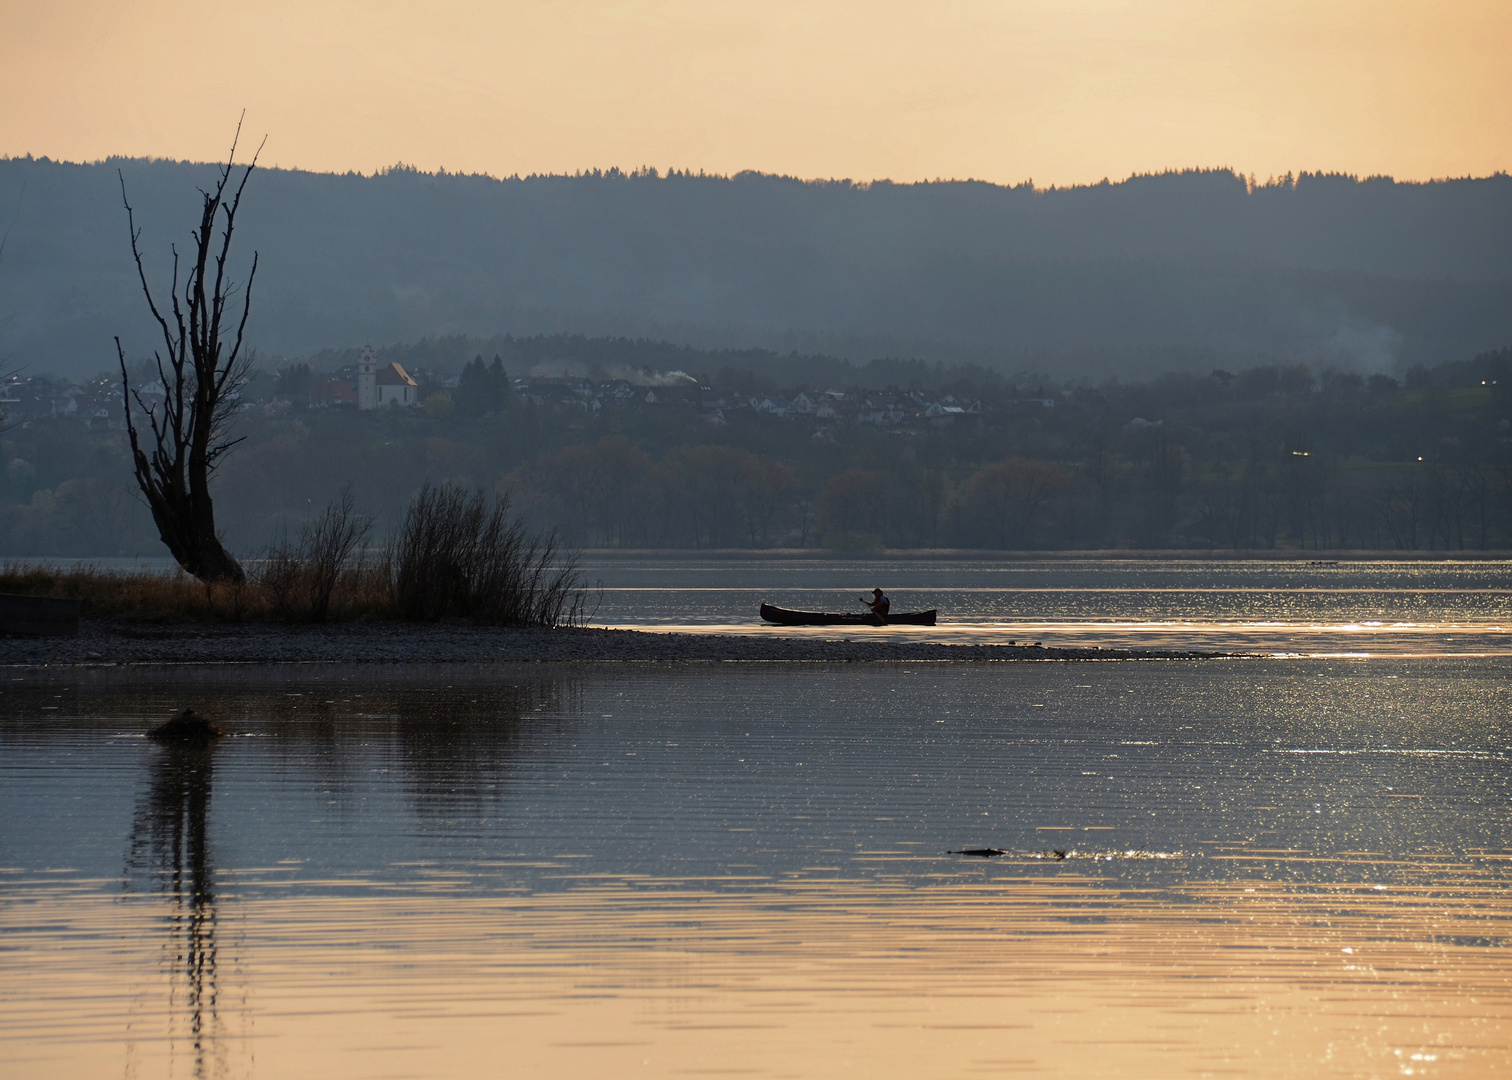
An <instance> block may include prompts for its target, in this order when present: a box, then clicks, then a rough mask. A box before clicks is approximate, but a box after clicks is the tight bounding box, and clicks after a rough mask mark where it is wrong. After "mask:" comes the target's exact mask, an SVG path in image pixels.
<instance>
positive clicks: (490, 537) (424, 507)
mask: <svg viewBox="0 0 1512 1080" xmlns="http://www.w3.org/2000/svg"><path fill="white" fill-rule="evenodd" d="M388 563H389V572H390V574H391V581H392V586H391V587H392V594H393V607H394V614H395V615H397V616H398V617H399V618H401V619H409V620H413V621H416V622H435V621H436V620H438V619H445V618H461V619H469V620H471V621H473V622H476V623H486V624H489V625H493V626H560V625H564V624H571V623H574V622H577V621H579V620H580V618H581V614H582V599H581V593H580V592H579V589H578V585H579V581H578V573H577V561H576V559H574V558H573V557H571V556H567V557H565V558H563V557H562V556H561V555H560V553H559V552H558V551H557V547H556V540H555V538H554V537H551V536H549V535H548V536H545V537H541V536H536V535H533V534H531V533H529V532H528V531H527V530H526V528H525V526H524V525H523V524H522V523H521V522H520V521H519V519H518V518H515V517H513V516H511V514H510V512H509V498H508V496H501V497H499V498H498V499H496V500H495V501H494V503H493V505H492V506H491V507H490V506H489V505H488V501H487V500H486V499H485V498H484V497H483V494H482V492H476V491H475V492H471V493H469V492H467V491H465V490H463V489H461V488H459V487H455V486H453V485H450V484H446V485H443V486H441V487H438V488H433V487H431V486H430V485H429V484H427V485H426V486H425V487H423V488H421V489H420V494H418V495H417V496H415V500H414V502H412V503H410V507H409V511H408V513H406V514H405V518H404V523H403V525H401V526H400V529H399V535H398V536H397V537H396V538H395V539H394V542H393V544H392V545H391V546H390V549H389V556H388Z"/></svg>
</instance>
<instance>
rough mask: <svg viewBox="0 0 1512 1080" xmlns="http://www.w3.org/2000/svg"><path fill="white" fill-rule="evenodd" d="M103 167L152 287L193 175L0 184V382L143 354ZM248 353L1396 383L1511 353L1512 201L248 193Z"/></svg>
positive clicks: (27, 178) (1316, 181)
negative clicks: (498, 349)
mask: <svg viewBox="0 0 1512 1080" xmlns="http://www.w3.org/2000/svg"><path fill="white" fill-rule="evenodd" d="M117 170H119V171H120V172H121V173H122V174H123V175H124V179H125V182H126V187H127V191H128V192H129V195H130V198H131V200H132V202H133V205H134V206H135V208H136V211H137V221H138V224H139V225H140V226H141V227H142V229H143V235H142V242H143V246H144V250H145V251H146V252H147V254H148V257H149V270H150V272H152V273H153V274H154V275H157V277H158V279H159V280H164V281H166V278H167V275H168V272H169V259H170V255H169V245H170V243H172V242H175V241H177V242H178V243H179V244H180V247H182V246H183V244H184V242H185V240H186V238H187V237H188V235H189V231H190V229H191V228H192V226H193V224H194V223H195V222H194V214H195V213H197V207H198V205H199V198H198V196H197V194H196V189H197V188H199V187H204V186H205V185H206V184H208V183H209V181H210V178H211V176H212V170H213V166H208V165H195V164H185V163H175V162H166V161H147V160H107V161H103V162H98V163H94V164H66V163H59V162H53V161H49V160H47V159H31V158H12V159H5V160H0V218H3V219H4V220H6V221H9V220H10V219H11V218H12V217H14V219H15V224H14V227H13V228H12V230H11V233H10V236H9V239H8V242H7V244H6V247H5V251H4V256H3V259H0V355H3V356H5V357H7V358H8V360H9V362H10V363H11V364H16V363H19V364H22V365H24V366H26V367H27V368H28V369H30V370H33V371H53V372H60V373H62V374H66V375H70V376H72V377H76V378H77V377H83V376H88V375H91V374H93V373H94V372H96V371H98V370H101V369H102V368H103V367H105V366H107V365H108V364H109V363H110V362H111V360H112V359H113V345H112V341H111V339H112V337H113V336H114V335H116V334H120V335H121V336H122V338H123V340H124V341H125V343H126V346H127V348H128V350H129V351H130V352H132V353H133V354H134V355H146V354H147V353H148V351H149V350H150V348H151V347H152V344H153V336H152V333H151V327H150V326H149V325H148V323H147V321H146V312H145V309H144V306H143V304H142V301H141V298H140V295H139V293H138V291H137V289H138V287H137V284H136V281H135V278H134V269H133V266H132V263H131V260H130V253H129V248H128V243H127V235H126V221H125V214H124V211H123V210H122V207H121V192H120V186H119V183H118V180H117ZM238 224H239V227H240V232H239V241H238V246H239V250H240V252H241V253H242V254H243V255H244V256H247V255H250V252H251V250H252V249H254V248H255V249H257V250H259V251H260V253H261V260H262V261H261V268H260V271H259V274H258V280H257V295H256V298H255V303H254V310H253V318H252V322H251V324H250V332H251V334H252V340H253V343H254V344H255V345H256V346H257V347H258V349H259V350H260V352H261V353H262V354H263V355H265V356H270V355H271V356H285V357H303V356H308V355H310V354H312V353H314V352H316V351H318V350H320V349H322V348H326V347H330V346H333V345H348V344H350V343H352V342H360V341H371V342H373V343H374V344H381V343H384V342H392V341H401V340H408V341H414V340H418V339H421V338H424V337H428V336H435V335H441V334H466V335H475V336H489V335H496V334H504V333H512V334H515V335H531V334H537V333H560V332H573V333H588V334H595V335H628V336H632V337H656V338H661V339H665V340H670V341H674V342H680V343H687V344H693V345H698V346H701V347H704V348H732V347H733V348H745V347H762V348H768V349H773V350H776V351H779V352H788V351H791V350H793V349H797V350H799V351H802V352H827V353H831V354H834V355H839V356H844V357H848V358H852V359H857V360H867V359H872V358H875V357H878V356H916V357H922V358H924V359H927V360H930V361H934V360H946V361H970V362H976V363H983V364H987V365H990V366H993V367H997V368H999V369H1002V370H1007V371H1021V370H1031V369H1033V370H1042V371H1045V372H1047V373H1049V374H1050V375H1052V376H1054V377H1059V378H1064V377H1070V376H1074V375H1077V374H1089V375H1097V376H1106V375H1110V374H1117V375H1120V376H1123V377H1142V376H1147V375H1151V374H1154V373H1157V372H1160V371H1166V370H1173V369H1187V370H1198V371H1207V370H1211V369H1212V368H1214V367H1224V368H1228V369H1231V370H1236V369H1239V368H1244V367H1248V366H1254V365H1257V364H1265V363H1283V364H1292V363H1299V362H1300V363H1307V364H1309V365H1311V366H1312V367H1314V368H1315V369H1318V370H1322V369H1324V368H1328V367H1336V368H1350V367H1352V368H1354V369H1356V370H1360V371H1363V372H1366V373H1369V372H1371V371H1395V372H1397V373H1399V374H1400V373H1401V372H1403V371H1405V370H1406V369H1407V368H1409V367H1411V366H1414V365H1432V364H1435V363H1439V362H1443V361H1447V360H1453V359H1458V358H1462V357H1465V356H1470V355H1474V354H1476V353H1478V352H1481V351H1484V350H1488V349H1493V348H1498V347H1501V346H1504V345H1506V344H1507V343H1508V342H1512V244H1508V243H1507V239H1508V237H1509V236H1512V177H1509V176H1507V175H1504V174H1498V175H1496V176H1492V177H1488V178H1484V179H1462V180H1445V181H1436V182H1432V183H1422V184H1418V183H1396V182H1394V181H1392V180H1390V179H1384V178H1371V179H1366V180H1357V179H1355V178H1353V177H1349V176H1338V175H1322V174H1304V175H1302V176H1300V177H1286V178H1282V179H1281V180H1276V181H1270V182H1261V183H1255V182H1253V181H1252V180H1249V179H1246V178H1243V177H1240V176H1238V175H1236V174H1235V173H1233V172H1230V171H1227V170H1205V171H1187V172H1179V173H1168V174H1163V175H1156V176H1138V177H1133V178H1130V179H1128V180H1125V181H1122V182H1120V183H1107V182H1104V183H1101V184H1096V185H1091V186H1084V187H1072V188H1060V189H1056V188H1051V189H1037V188H1035V187H1033V186H1032V185H1030V184H1023V185H1020V186H1016V187H1005V186H998V185H993V184H988V183H981V182H973V181H961V182H956V181H951V182H937V183H919V184H894V183H888V182H874V183H869V184H858V183H851V182H848V181H799V180H794V179H790V178H786V177H779V176H768V175H762V174H757V173H742V174H739V175H737V176H734V177H712V176H700V175H689V174H685V173H671V174H666V175H659V174H657V173H656V172H655V171H654V170H643V171H639V172H635V173H630V174H626V173H622V172H619V171H617V170H610V171H609V172H607V173H601V172H594V173H590V174H582V175H577V176H535V177H528V178H524V179H519V178H511V179H502V180H501V179H494V178H490V177H484V176H462V175H450V174H444V173H443V174H427V173H421V172H416V171H414V170H410V169H406V168H402V167H400V168H395V169H391V170H388V171H385V172H383V173H381V174H379V175H376V176H361V175H356V174H349V175H328V174H316V173H307V172H298V171H291V170H279V169H267V170H263V171H262V172H260V173H259V174H258V175H255V176H254V178H253V180H252V183H251V185H250V186H249V188H248V189H247V197H246V202H245V205H244V207H243V210H242V215H241V217H240V218H239V219H238Z"/></svg>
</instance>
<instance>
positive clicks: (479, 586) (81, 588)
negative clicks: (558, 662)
mask: <svg viewBox="0 0 1512 1080" xmlns="http://www.w3.org/2000/svg"><path fill="white" fill-rule="evenodd" d="M371 524H372V523H371V521H370V519H368V518H366V517H365V516H362V515H359V514H357V513H356V512H355V510H354V508H353V504H352V499H351V495H350V492H347V491H343V492H342V494H341V496H340V497H339V498H338V499H337V500H335V501H334V502H332V503H331V504H330V505H328V506H327V507H326V508H325V509H324V510H323V511H322V512H321V514H320V515H319V516H317V517H316V518H315V519H314V520H312V521H311V522H310V523H309V524H308V525H306V526H305V528H304V529H303V530H302V532H301V534H300V538H299V541H298V543H296V544H292V545H291V544H289V543H288V542H287V541H285V542H284V543H282V544H280V545H278V546H277V547H275V548H273V549H272V550H270V551H269V552H268V556H267V558H266V559H265V560H264V561H263V563H262V565H261V566H257V565H256V564H252V566H251V567H249V568H250V569H252V570H253V573H252V575H251V577H250V580H248V581H247V582H245V583H243V584H212V585H207V584H205V583H203V582H199V581H196V580H195V579H194V578H192V577H190V576H189V575H187V574H185V573H183V572H182V571H179V570H170V571H148V570H135V571H124V570H101V569H98V568H96V567H93V566H79V567H74V568H71V569H62V568H59V567H56V566H50V565H47V564H40V565H39V564H31V565H22V564H16V563H12V564H7V565H5V566H3V567H0V592H9V593H19V594H22V595H27V596H52V597H59V598H65V599H73V600H77V601H78V602H79V613H80V615H82V616H83V617H84V618H86V619H111V620H119V621H123V622H137V623H179V622H244V621H247V622H261V621H275V620H282V621H288V622H325V621H327V620H331V619H352V618H372V619H403V620H406V621H411V622H435V621H437V620H440V619H453V618H454V619H466V620H468V621H471V622H474V623H478V624H485V625H492V626H545V627H550V626H570V625H574V624H577V623H579V622H581V621H582V618H583V601H582V592H581V590H580V588H579V584H580V583H579V576H578V571H577V560H576V559H575V558H574V557H573V556H572V555H570V554H567V555H564V554H563V553H562V552H560V551H559V550H558V548H557V544H556V540H555V538H554V537H553V536H551V535H549V534H548V535H545V536H539V535H536V534H533V533H531V532H529V531H528V530H527V529H526V528H525V526H524V525H523V524H522V523H521V522H520V521H519V520H518V519H517V518H514V517H513V516H512V515H511V514H510V509H509V500H508V499H507V498H500V499H497V500H495V501H493V502H492V503H491V504H490V502H489V501H488V500H487V499H485V497H484V496H483V495H482V494H481V493H480V492H468V491H465V490H463V489H461V488H457V487H454V486H451V485H443V486H441V487H431V486H430V485H426V486H425V487H424V488H422V489H421V491H420V493H419V495H417V496H416V497H415V500H414V502H412V503H411V504H410V508H409V510H408V512H407V513H406V514H405V517H404V521H403V523H402V524H401V526H400V529H399V532H398V534H397V535H396V536H395V537H394V539H393V540H392V541H391V542H390V543H389V544H388V546H387V547H386V548H385V549H384V550H383V551H382V553H381V554H380V555H377V556H376V557H372V558H368V557H364V553H363V552H364V549H363V541H364V539H365V538H366V537H367V535H368V533H369V531H370V529H371Z"/></svg>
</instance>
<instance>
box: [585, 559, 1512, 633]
mask: <svg viewBox="0 0 1512 1080" xmlns="http://www.w3.org/2000/svg"><path fill="white" fill-rule="evenodd" d="M584 571H585V572H584V576H585V578H586V579H587V580H588V581H589V582H590V583H594V584H596V585H598V586H600V587H601V588H602V593H601V594H596V598H597V600H598V603H597V608H596V611H595V614H594V619H593V621H594V622H595V623H596V624H598V625H606V626H624V627H633V628H636V629H648V628H655V629H668V630H671V629H675V630H681V631H691V632H700V631H703V632H719V633H733V634H752V633H754V634H761V633H782V634H792V633H794V632H795V631H794V630H793V629H792V628H780V629H774V628H769V627H765V626H763V625H762V624H761V622H760V619H759V618H758V616H757V608H758V607H759V606H760V605H761V602H762V601H763V600H765V601H769V602H771V603H774V604H777V605H779V606H782V607H793V608H800V609H804V610H809V611H860V610H861V606H860V604H859V603H858V598H859V596H860V594H862V593H868V594H869V593H870V591H871V589H872V588H873V587H874V586H879V587H881V588H883V589H886V590H887V592H888V595H889V597H890V598H891V599H892V602H893V610H894V611H918V610H925V609H928V608H936V609H938V610H939V612H940V615H939V619H940V622H939V625H938V626H936V627H932V628H903V627H889V628H888V630H887V634H888V636H889V637H903V638H911V639H916V640H923V641H953V642H983V643H986V642H991V643H1005V642H1008V641H1024V640H1026V639H1027V640H1029V641H1044V642H1045V643H1046V644H1051V643H1054V644H1059V645H1102V646H1103V647H1105V648H1106V647H1110V646H1111V647H1116V646H1131V647H1169V648H1181V649H1188V648H1192V649H1216V650H1224V651H1256V652H1263V653H1291V654H1300V655H1310V656H1311V655H1318V656H1356V655H1358V656H1364V655H1370V656H1386V655H1391V656H1422V655H1465V654H1468V653H1479V654H1486V655H1493V654H1501V653H1505V652H1508V651H1512V636H1509V635H1512V564H1509V563H1507V562H1390V561H1376V562H1343V563H1335V562H1328V561H1323V562H1312V561H1307V560H1302V561H1296V562H1258V561H1227V562H1226V561H1219V560H1152V559H1127V560H1118V559H1085V560H1078V559H1055V560H1042V561H1035V560H1014V561H991V560H971V561H963V560H952V559H937V560H898V559H877V560H833V561H831V560H824V559H772V560H761V559H752V560H742V561H735V560H730V559H719V558H711V559H704V560H698V559H692V560H689V559H679V560H667V559H655V558H646V557H644V556H637V555H625V556H614V555H612V554H607V555H606V554H602V553H595V554H594V555H592V556H591V557H590V558H589V559H588V560H587V561H586V563H585V567H584ZM590 606H591V605H590ZM797 632H798V633H802V634H806V635H812V636H853V635H856V634H857V633H865V632H866V631H864V630H858V629H857V628H855V627H840V628H835V627H809V628H804V629H802V630H800V631H797Z"/></svg>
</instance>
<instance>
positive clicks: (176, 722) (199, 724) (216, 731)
mask: <svg viewBox="0 0 1512 1080" xmlns="http://www.w3.org/2000/svg"><path fill="white" fill-rule="evenodd" d="M226 734H227V732H226V731H225V729H223V728H222V727H220V725H218V724H216V723H215V722H214V721H213V720H211V719H209V718H208V717H204V716H201V715H200V714H199V713H197V712H195V711H194V710H193V709H185V710H184V711H183V712H181V713H179V714H178V715H177V716H175V717H174V718H173V719H172V720H169V721H167V722H166V723H162V724H159V725H158V726H157V727H155V728H153V729H152V730H151V731H149V732H148V733H147V737H148V738H149V739H156V740H157V741H158V742H175V743H195V742H197V743H207V742H211V741H212V740H214V739H219V738H221V737H222V736H224V735H226Z"/></svg>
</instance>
